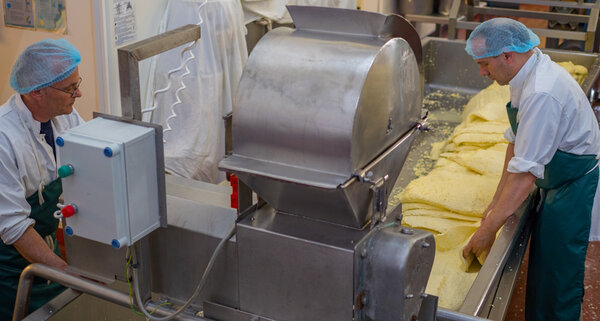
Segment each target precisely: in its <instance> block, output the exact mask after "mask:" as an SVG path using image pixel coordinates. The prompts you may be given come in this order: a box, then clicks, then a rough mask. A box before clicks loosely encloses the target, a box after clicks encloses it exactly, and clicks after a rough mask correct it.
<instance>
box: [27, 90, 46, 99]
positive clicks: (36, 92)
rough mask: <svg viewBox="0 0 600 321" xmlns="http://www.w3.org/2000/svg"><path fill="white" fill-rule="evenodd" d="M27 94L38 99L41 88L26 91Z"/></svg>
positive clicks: (40, 96)
mask: <svg viewBox="0 0 600 321" xmlns="http://www.w3.org/2000/svg"><path fill="white" fill-rule="evenodd" d="M27 95H29V96H31V98H33V99H35V100H40V99H42V90H41V89H39V90H34V91H31V92H29V93H27Z"/></svg>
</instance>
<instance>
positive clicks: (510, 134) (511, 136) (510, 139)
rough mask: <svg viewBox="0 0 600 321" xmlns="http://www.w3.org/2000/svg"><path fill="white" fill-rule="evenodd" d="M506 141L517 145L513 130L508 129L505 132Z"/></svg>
mask: <svg viewBox="0 0 600 321" xmlns="http://www.w3.org/2000/svg"><path fill="white" fill-rule="evenodd" d="M504 139H506V140H507V141H508V142H509V143H511V144H514V143H515V133H513V131H512V128H508V129H507V130H506V131H505V132H504Z"/></svg>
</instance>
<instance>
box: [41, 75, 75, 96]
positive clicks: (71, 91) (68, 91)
mask: <svg viewBox="0 0 600 321" xmlns="http://www.w3.org/2000/svg"><path fill="white" fill-rule="evenodd" d="M82 80H83V79H81V77H79V81H78V82H77V85H75V86H69V87H68V88H65V89H62V88H56V87H52V86H48V87H50V88H52V89H56V90H60V91H62V92H64V93H67V94H69V95H71V98H75V94H76V93H77V89H79V86H81V81H82ZM70 88H71V89H73V90H68V89H70Z"/></svg>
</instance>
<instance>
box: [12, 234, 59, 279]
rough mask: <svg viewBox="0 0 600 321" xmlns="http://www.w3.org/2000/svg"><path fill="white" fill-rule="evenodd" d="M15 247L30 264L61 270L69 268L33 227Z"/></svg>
mask: <svg viewBox="0 0 600 321" xmlns="http://www.w3.org/2000/svg"><path fill="white" fill-rule="evenodd" d="M13 245H14V247H15V248H16V249H17V251H19V253H20V254H21V255H22V256H23V257H24V258H25V259H26V260H27V261H29V262H30V263H42V264H44V265H47V266H51V267H54V268H57V269H60V270H64V269H65V268H66V267H67V263H66V262H65V261H64V260H63V259H61V258H60V257H58V256H57V255H56V254H55V253H54V252H53V251H52V250H51V249H50V248H49V247H48V244H46V242H45V241H44V239H42V237H41V236H40V234H38V232H36V230H35V229H34V228H33V227H31V226H30V227H29V228H28V229H27V230H26V231H25V233H23V235H22V236H21V237H20V238H19V239H18V240H17V241H16V242H15V243H14V244H13ZM57 246H58V245H57Z"/></svg>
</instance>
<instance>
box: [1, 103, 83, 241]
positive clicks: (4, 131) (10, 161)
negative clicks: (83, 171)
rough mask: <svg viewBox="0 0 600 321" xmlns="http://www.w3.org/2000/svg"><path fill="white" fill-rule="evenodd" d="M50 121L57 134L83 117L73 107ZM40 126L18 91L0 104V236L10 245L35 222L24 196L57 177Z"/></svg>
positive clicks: (49, 147) (75, 124) (49, 150)
mask: <svg viewBox="0 0 600 321" xmlns="http://www.w3.org/2000/svg"><path fill="white" fill-rule="evenodd" d="M51 123H52V129H53V132H54V135H55V137H57V136H58V135H60V134H61V133H62V132H64V131H65V130H66V129H69V128H71V127H75V126H77V125H79V124H81V123H83V119H81V117H80V116H79V114H78V113H77V111H75V109H73V112H72V113H71V114H69V115H61V116H57V117H55V118H53V119H52V121H51ZM23 124H24V125H25V127H24V126H23ZM40 126H41V125H40V122H39V121H36V120H34V119H33V116H32V115H31V112H30V111H29V109H27V107H26V106H25V104H24V103H23V100H22V99H21V96H20V95H19V94H14V95H12V96H11V97H10V99H9V100H8V101H7V102H6V103H5V104H4V105H2V106H0V237H1V238H2V240H3V241H4V243H5V244H13V243H14V242H15V241H17V240H18V239H19V238H20V237H21V236H22V235H23V233H24V232H25V230H27V228H28V227H29V226H31V225H33V224H34V223H35V221H34V220H33V219H31V218H29V213H30V212H31V207H30V206H29V204H28V203H27V201H26V198H27V197H29V196H31V195H32V194H34V193H35V192H36V191H37V190H38V187H39V184H40V182H41V181H42V178H43V180H44V183H45V184H49V183H50V182H52V181H53V180H55V179H56V177H57V174H56V162H55V160H54V155H53V152H52V147H51V146H50V145H48V143H46V141H45V139H44V134H40ZM31 142H33V144H34V146H32V143H31ZM34 148H35V150H36V151H37V156H39V161H40V164H41V169H42V172H41V173H40V169H39V168H38V163H37V161H36V154H35V153H34ZM56 157H57V158H58V157H59V155H58V153H57V155H56ZM42 176H43V177H42Z"/></svg>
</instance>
